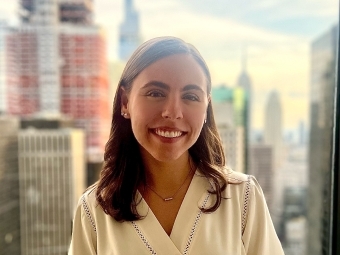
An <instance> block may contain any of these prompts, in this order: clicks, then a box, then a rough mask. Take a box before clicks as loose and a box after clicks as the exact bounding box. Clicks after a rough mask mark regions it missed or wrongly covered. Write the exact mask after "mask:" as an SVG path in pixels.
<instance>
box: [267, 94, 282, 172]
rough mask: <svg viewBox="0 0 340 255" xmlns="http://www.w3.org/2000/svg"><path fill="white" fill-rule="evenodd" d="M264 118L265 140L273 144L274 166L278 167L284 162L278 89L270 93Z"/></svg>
mask: <svg viewBox="0 0 340 255" xmlns="http://www.w3.org/2000/svg"><path fill="white" fill-rule="evenodd" d="M264 118H265V119H264V120H265V121H264V122H265V123H264V142H265V144H268V145H271V146H272V148H273V153H274V154H273V157H274V167H275V168H277V167H279V166H280V163H281V162H282V149H283V148H282V147H283V133H282V109H281V102H280V98H279V94H278V93H277V92H276V91H272V92H271V93H270V94H269V97H268V101H267V104H266V109H265V117H264Z"/></svg>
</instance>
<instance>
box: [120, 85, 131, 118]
mask: <svg viewBox="0 0 340 255" xmlns="http://www.w3.org/2000/svg"><path fill="white" fill-rule="evenodd" d="M128 102H129V97H128V94H127V92H126V90H125V89H124V88H122V87H121V88H120V106H121V112H122V113H127V114H128V113H129V110H128Z"/></svg>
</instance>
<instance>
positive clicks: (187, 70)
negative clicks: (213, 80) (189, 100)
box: [133, 54, 207, 92]
mask: <svg viewBox="0 0 340 255" xmlns="http://www.w3.org/2000/svg"><path fill="white" fill-rule="evenodd" d="M150 81H160V82H163V83H165V84H167V85H169V86H176V87H182V86H186V85H189V84H195V85H198V86H200V87H202V89H203V91H205V92H206V91H207V78H206V75H205V73H204V71H203V68H202V67H201V66H200V65H199V64H198V63H197V61H196V60H195V59H194V58H193V57H192V56H191V55H189V54H175V55H172V56H167V57H164V58H161V59H159V60H157V61H155V62H154V63H152V64H151V65H149V66H148V67H146V68H145V69H144V70H143V71H142V72H141V73H140V74H139V75H138V76H137V77H136V79H135V81H134V82H133V83H134V85H137V86H138V85H141V86H142V85H143V84H145V83H148V82H150Z"/></svg>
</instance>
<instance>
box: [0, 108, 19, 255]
mask: <svg viewBox="0 0 340 255" xmlns="http://www.w3.org/2000/svg"><path fill="white" fill-rule="evenodd" d="M0 130H1V135H0V219H1V220H0V254H2V255H20V254H21V251H20V208H19V206H20V203H19V167H18V132H19V120H18V119H17V118H15V117H6V116H1V115H0Z"/></svg>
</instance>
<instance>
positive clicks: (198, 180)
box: [134, 171, 209, 254]
mask: <svg viewBox="0 0 340 255" xmlns="http://www.w3.org/2000/svg"><path fill="white" fill-rule="evenodd" d="M208 188H209V183H208V181H207V180H206V178H205V177H203V176H202V175H200V173H199V172H198V171H196V172H195V174H194V176H193V178H192V180H191V182H190V185H189V188H188V190H187V192H186V194H185V196H184V199H183V201H182V204H181V206H180V208H179V210H178V213H177V216H176V218H175V221H174V225H173V228H172V231H171V234H170V235H168V234H167V233H166V231H165V230H164V229H163V227H162V226H161V224H160V222H159V221H158V219H157V217H156V216H155V215H154V213H153V212H152V210H151V208H150V207H149V206H148V204H147V202H146V201H145V200H144V198H143V197H142V196H141V194H140V193H139V192H138V196H139V197H138V199H141V201H140V203H139V204H138V206H137V210H138V213H139V214H140V215H141V216H145V218H143V219H142V220H139V221H136V222H134V224H135V225H134V227H135V228H139V231H140V232H141V233H142V234H143V235H144V237H145V239H146V240H149V241H148V242H150V241H151V240H152V241H153V242H152V247H154V249H155V250H156V251H162V250H163V251H167V253H172V252H174V253H178V252H179V253H181V254H182V252H181V251H183V250H184V249H186V246H187V242H188V239H189V238H190V235H191V232H192V228H193V226H194V224H195V220H196V218H197V216H198V214H199V213H200V209H199V208H200V207H201V206H202V203H203V201H204V200H205V199H206V197H207V189H208ZM137 232H138V231H137ZM140 237H141V236H140ZM154 240H157V241H156V242H155V241H154ZM150 245H151V244H150Z"/></svg>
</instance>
